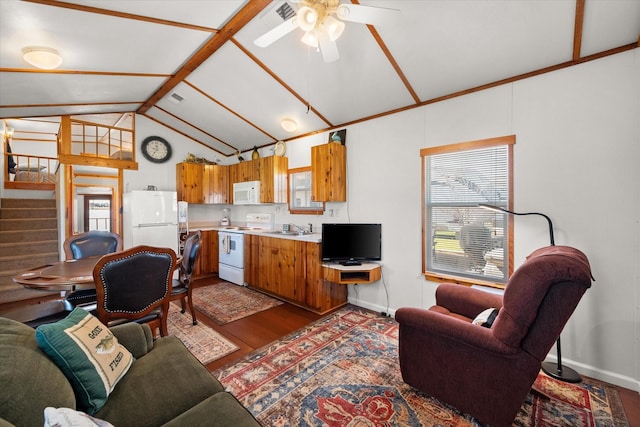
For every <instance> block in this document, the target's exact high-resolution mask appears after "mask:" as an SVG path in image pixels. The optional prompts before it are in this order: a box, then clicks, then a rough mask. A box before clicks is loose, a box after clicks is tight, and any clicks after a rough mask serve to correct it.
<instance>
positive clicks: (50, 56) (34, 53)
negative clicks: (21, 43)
mask: <svg viewBox="0 0 640 427" xmlns="http://www.w3.org/2000/svg"><path fill="white" fill-rule="evenodd" d="M22 57H23V58H24V60H25V61H27V62H28V63H29V64H31V65H33V66H34V67H37V68H41V69H43V70H53V69H55V68H58V67H59V66H60V64H62V57H61V56H60V53H58V51H57V50H55V49H52V48H49V47H40V46H30V47H25V48H23V49H22Z"/></svg>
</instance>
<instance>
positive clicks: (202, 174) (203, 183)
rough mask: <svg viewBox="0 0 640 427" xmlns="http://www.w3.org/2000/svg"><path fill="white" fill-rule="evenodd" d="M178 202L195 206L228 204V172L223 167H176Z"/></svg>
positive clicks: (181, 165)
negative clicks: (182, 201)
mask: <svg viewBox="0 0 640 427" xmlns="http://www.w3.org/2000/svg"><path fill="white" fill-rule="evenodd" d="M176 190H177V192H178V200H184V201H186V202H189V203H196V204H203V203H207V204H214V203H219V204H225V203H229V201H228V199H229V170H228V167H227V166H223V165H205V164H202V163H189V162H183V163H178V164H177V165H176Z"/></svg>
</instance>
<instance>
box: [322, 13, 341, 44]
mask: <svg viewBox="0 0 640 427" xmlns="http://www.w3.org/2000/svg"><path fill="white" fill-rule="evenodd" d="M322 27H323V28H324V30H325V31H326V32H327V34H328V35H329V40H331V41H332V42H334V41H336V40H338V37H340V35H341V34H342V32H343V31H344V22H342V21H339V20H337V19H336V18H334V17H333V16H327V17H326V18H324V22H323V23H322Z"/></svg>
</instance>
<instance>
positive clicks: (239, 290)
mask: <svg viewBox="0 0 640 427" xmlns="http://www.w3.org/2000/svg"><path fill="white" fill-rule="evenodd" d="M192 297H193V305H194V306H195V307H196V309H197V310H198V311H201V312H202V313H204V314H205V315H206V316H207V317H208V318H210V319H212V320H214V321H215V322H216V323H217V324H218V325H224V324H225V323H229V322H233V321H234V320H238V319H242V318H243V317H247V316H250V315H252V314H255V313H258V312H260V311H264V310H267V309H269V308H271V307H275V306H277V305H280V304H283V302H282V301H280V300H277V299H275V298H271V297H270V296H267V295H264V294H261V293H260V292H257V291H254V290H251V289H248V288H246V287H244V286H238V285H234V284H232V283H229V282H220V283H216V284H213V285H209V286H203V287H201V288H194V289H193V295H192Z"/></svg>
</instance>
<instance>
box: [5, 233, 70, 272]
mask: <svg viewBox="0 0 640 427" xmlns="http://www.w3.org/2000/svg"><path fill="white" fill-rule="evenodd" d="M4 242H5V241H4V240H2V243H0V257H8V256H18V255H33V254H36V253H40V252H56V251H57V250H58V240H57V239H53V240H39V241H31V242H24V241H23V242H20V243H17V242H15V241H14V242H8V243H4ZM0 270H3V268H0Z"/></svg>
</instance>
